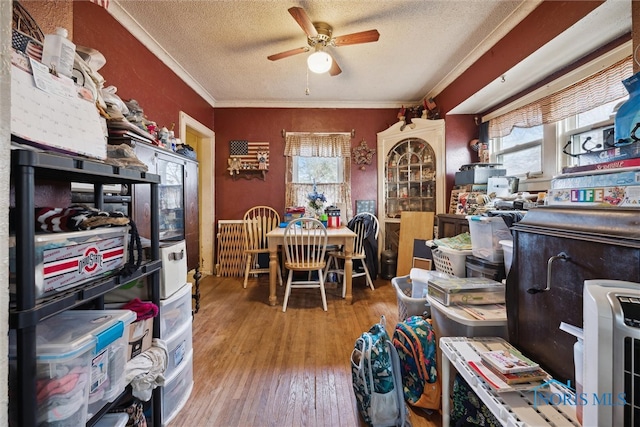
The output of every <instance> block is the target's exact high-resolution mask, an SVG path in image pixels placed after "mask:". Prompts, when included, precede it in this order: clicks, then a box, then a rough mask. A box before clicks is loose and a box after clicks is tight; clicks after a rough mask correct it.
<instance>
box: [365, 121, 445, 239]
mask: <svg viewBox="0 0 640 427" xmlns="http://www.w3.org/2000/svg"><path fill="white" fill-rule="evenodd" d="M377 149H378V151H377V152H378V220H379V221H380V231H381V232H380V237H379V243H378V248H379V251H383V250H385V249H392V250H397V249H398V236H399V233H400V216H401V214H402V212H405V211H411V212H433V213H434V215H435V214H439V213H444V212H445V211H446V206H445V201H446V198H445V191H446V190H445V151H444V150H445V147H444V120H443V119H439V120H428V119H418V118H414V119H411V123H406V122H404V121H399V122H398V123H395V124H394V125H392V126H391V127H389V128H388V129H387V130H384V131H382V132H379V133H378V147H377Z"/></svg>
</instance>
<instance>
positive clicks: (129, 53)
mask: <svg viewBox="0 0 640 427" xmlns="http://www.w3.org/2000/svg"><path fill="white" fill-rule="evenodd" d="M73 42H74V43H76V44H77V45H81V46H87V47H92V48H94V49H97V50H99V51H100V53H102V54H103V55H104V57H105V58H106V59H107V63H106V65H105V66H104V67H103V68H101V69H100V70H99V73H100V74H101V75H102V77H104V79H105V86H115V87H117V88H118V91H117V93H116V94H117V95H118V96H119V97H120V98H121V99H122V100H129V99H135V100H137V101H138V103H139V104H140V106H141V107H142V108H143V110H144V114H145V116H146V117H147V118H148V119H149V120H153V121H155V122H156V123H157V124H158V126H166V127H167V128H169V127H170V126H171V124H172V123H175V125H176V128H175V131H176V136H180V135H178V131H179V129H178V123H179V114H180V111H184V112H185V113H187V114H188V115H189V116H191V117H193V118H194V119H196V120H198V121H199V122H200V123H202V124H203V125H205V126H207V127H208V128H210V129H213V108H212V107H211V106H210V105H209V104H208V103H207V102H206V101H205V100H204V99H203V98H202V97H201V96H200V95H198V94H197V93H196V92H195V91H193V89H191V88H190V87H189V86H188V85H187V84H186V83H184V82H183V81H182V80H181V79H180V78H179V77H178V76H177V75H176V74H175V73H174V72H173V71H172V70H171V69H170V68H168V67H167V66H166V65H164V64H163V63H162V62H161V61H160V60H159V59H158V58H157V57H156V56H155V55H153V54H152V53H151V52H150V51H149V50H148V49H147V48H146V47H144V46H143V45H142V44H141V43H140V42H139V41H138V40H137V39H136V38H135V37H133V36H132V35H131V33H129V32H128V31H127V30H126V29H125V28H123V27H122V25H120V23H119V22H118V21H116V20H115V19H114V18H113V17H112V16H111V15H110V14H109V13H108V12H107V11H106V10H105V9H104V8H102V7H100V6H97V5H95V4H93V3H91V2H86V1H74V2H73Z"/></svg>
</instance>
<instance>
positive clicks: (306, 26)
mask: <svg viewBox="0 0 640 427" xmlns="http://www.w3.org/2000/svg"><path fill="white" fill-rule="evenodd" d="M289 13H290V14H291V16H293V19H295V20H296V22H297V23H298V25H300V28H302V31H304V32H305V34H306V35H307V37H311V38H314V37H318V31H317V30H316V27H314V26H313V22H311V19H309V17H308V16H307V12H305V11H304V9H303V8H301V7H291V8H289Z"/></svg>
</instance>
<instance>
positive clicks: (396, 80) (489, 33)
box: [109, 0, 631, 111]
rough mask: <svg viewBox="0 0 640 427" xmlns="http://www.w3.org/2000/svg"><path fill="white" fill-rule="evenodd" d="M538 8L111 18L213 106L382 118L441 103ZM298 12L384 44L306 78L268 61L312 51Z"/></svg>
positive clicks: (410, 5) (472, 1)
mask: <svg viewBox="0 0 640 427" xmlns="http://www.w3.org/2000/svg"><path fill="white" fill-rule="evenodd" d="M609 1H610V2H619V3H627V4H629V3H628V2H629V0H626V1H623V0H609ZM538 4H539V1H538V0H527V1H522V0H515V1H509V0H464V1H456V0H417V1H414V0H401V1H382V0H369V1H332V0H326V1H292V2H289V1H280V0H275V1H194V0H181V1H180V0H174V1H159V0H154V1H139V0H138V1H129V0H112V2H111V5H110V7H109V10H110V12H111V13H112V14H113V15H114V17H116V19H118V20H119V21H120V22H121V23H122V24H123V25H125V26H126V27H127V28H129V29H130V30H131V31H132V33H133V34H134V35H136V36H137V37H138V38H139V39H140V40H142V41H143V43H145V44H146V45H148V46H149V47H150V49H151V50H152V51H154V53H156V54H157V55H158V56H160V57H161V58H163V59H164V60H165V62H167V63H169V64H170V66H172V68H174V70H175V71H176V72H177V73H178V74H179V75H181V76H183V78H185V79H186V80H187V81H188V82H190V84H191V85H192V87H194V89H196V90H197V91H198V92H199V93H200V94H201V95H203V96H204V97H205V98H206V99H207V100H209V102H211V103H212V105H214V106H217V107H234V106H238V107H252V106H256V107H261V106H264V107H294V106H295V107H343V108H344V107H366V108H376V107H377V108H383V107H395V106H398V105H400V104H405V105H407V104H410V103H420V102H421V100H422V99H423V98H424V97H425V96H430V95H436V94H437V93H439V91H441V90H442V89H443V88H444V87H446V85H447V84H448V83H450V82H451V81H452V80H453V79H454V78H455V77H457V76H458V75H459V74H460V73H461V72H462V71H464V70H465V69H466V68H467V67H468V66H469V65H470V64H471V63H473V61H474V60H475V59H477V58H478V57H479V56H480V55H482V54H483V53H484V52H486V51H487V50H488V49H489V48H490V47H491V46H492V45H493V44H495V43H496V42H497V41H498V40H499V39H500V38H502V37H503V36H504V35H505V34H506V33H507V32H508V31H509V30H511V29H512V28H513V27H514V26H515V25H516V24H517V23H518V22H520V21H521V20H522V19H523V18H524V17H525V16H526V15H527V14H528V13H530V12H531V10H533V9H534V8H535V6H537V5H538ZM292 6H300V7H302V8H304V10H305V11H306V13H307V15H308V16H309V18H310V19H311V20H312V21H323V22H327V23H329V24H330V25H331V26H333V34H334V36H340V35H344V34H350V33H354V32H360V31H365V30H369V29H377V30H378V31H379V33H380V39H379V41H378V42H375V43H366V44H359V45H351V46H341V47H337V48H335V47H334V48H330V51H331V54H332V55H333V57H334V58H335V60H336V61H337V62H338V64H339V65H340V67H341V68H342V73H341V74H339V75H338V76H335V77H332V76H330V75H329V74H322V75H318V74H313V73H311V72H309V73H307V68H306V57H307V55H308V54H307V53H303V54H299V55H295V56H291V57H288V58H284V59H281V60H278V61H269V60H268V59H267V56H269V55H272V54H275V53H279V52H283V51H286V50H290V49H295V48H299V47H304V46H307V41H306V35H305V34H304V32H303V31H302V29H301V28H300V26H298V24H297V23H296V21H295V20H294V19H293V18H292V16H291V15H290V14H289V12H288V11H287V9H289V8H290V7H292ZM628 9H629V13H628V15H629V17H628V28H630V21H631V20H630V6H628ZM613 22H616V23H617V24H618V27H624V25H620V21H619V20H618V21H613ZM628 28H627V30H626V31H628ZM620 31H623V32H624V31H625V30H624V28H623V29H622V30H620ZM610 39H612V37H611V38H610ZM587 48H591V47H587ZM178 64H179V65H178ZM307 88H308V89H309V94H308V95H307V94H306V89H307ZM502 90H503V93H504V87H503V88H502ZM484 107H486V105H484ZM474 108H481V107H480V106H475V107H474ZM478 111H480V110H478Z"/></svg>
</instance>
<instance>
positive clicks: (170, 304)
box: [160, 283, 192, 340]
mask: <svg viewBox="0 0 640 427" xmlns="http://www.w3.org/2000/svg"><path fill="white" fill-rule="evenodd" d="M191 287H192V285H191V283H187V284H185V285H183V286H182V287H181V288H180V289H179V290H177V291H176V292H175V293H174V294H173V295H172V296H171V298H167V299H164V300H161V301H160V338H162V339H163V340H166V339H167V338H169V337H170V336H172V335H173V334H174V333H175V331H177V330H178V329H181V328H182V327H183V326H184V325H185V324H187V323H189V324H191V311H192V308H191Z"/></svg>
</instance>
